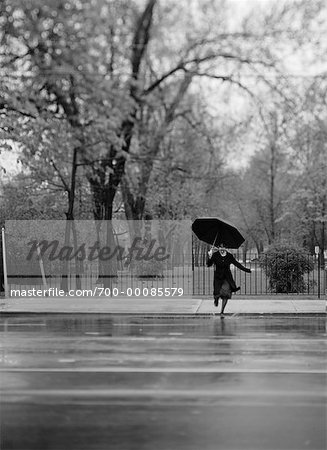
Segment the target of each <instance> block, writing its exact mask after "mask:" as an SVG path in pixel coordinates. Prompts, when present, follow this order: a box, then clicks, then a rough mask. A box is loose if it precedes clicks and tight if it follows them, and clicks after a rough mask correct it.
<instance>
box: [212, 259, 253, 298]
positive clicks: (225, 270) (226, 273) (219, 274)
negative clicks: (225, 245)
mask: <svg viewBox="0 0 327 450" xmlns="http://www.w3.org/2000/svg"><path fill="white" fill-rule="evenodd" d="M213 264H214V265H215V273H214V280H213V286H214V287H213V291H214V292H213V294H214V295H219V292H220V289H221V286H222V284H223V282H224V280H226V281H227V282H228V283H229V285H230V287H231V291H232V292H236V291H238V288H237V287H236V284H235V281H234V279H233V276H232V272H231V270H230V265H231V264H234V266H236V267H237V268H238V269H241V270H243V271H244V272H247V273H250V272H251V270H250V269H247V268H246V267H244V266H242V264H240V263H239V262H238V261H236V259H235V258H234V256H233V255H232V254H231V253H229V252H227V253H226V255H225V256H221V254H220V252H215V253H214V254H213V255H212V257H211V258H209V257H208V259H207V266H208V267H210V266H212V265H213Z"/></svg>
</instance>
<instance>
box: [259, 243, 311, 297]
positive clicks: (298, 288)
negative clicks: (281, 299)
mask: <svg viewBox="0 0 327 450" xmlns="http://www.w3.org/2000/svg"><path fill="white" fill-rule="evenodd" d="M260 263H261V266H262V268H263V270H264V272H265V273H266V275H267V277H268V278H269V289H270V290H271V291H272V292H276V293H299V292H303V291H304V290H305V288H306V283H305V281H304V274H305V273H308V272H310V271H311V270H313V261H312V257H311V255H310V253H308V252H307V251H306V250H305V249H303V248H300V247H296V246H291V245H275V246H271V247H270V248H269V249H268V250H267V251H266V252H265V253H264V254H262V255H261V257H260Z"/></svg>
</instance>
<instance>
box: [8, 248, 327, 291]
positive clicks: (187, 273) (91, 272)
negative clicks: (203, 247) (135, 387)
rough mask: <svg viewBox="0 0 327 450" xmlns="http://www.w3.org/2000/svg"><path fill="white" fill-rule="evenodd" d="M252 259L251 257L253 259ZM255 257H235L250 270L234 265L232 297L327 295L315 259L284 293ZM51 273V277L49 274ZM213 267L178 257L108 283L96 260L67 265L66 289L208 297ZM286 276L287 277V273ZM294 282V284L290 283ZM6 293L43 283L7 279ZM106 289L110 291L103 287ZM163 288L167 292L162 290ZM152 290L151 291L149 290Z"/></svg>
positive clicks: (122, 271)
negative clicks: (235, 288)
mask: <svg viewBox="0 0 327 450" xmlns="http://www.w3.org/2000/svg"><path fill="white" fill-rule="evenodd" d="M252 256H253V257H252ZM255 256H256V255H251V254H247V258H246V261H243V260H242V259H240V258H237V259H238V260H239V261H240V262H241V263H242V264H243V265H245V266H246V267H248V268H250V269H251V271H252V273H251V274H248V273H245V272H243V271H241V270H239V269H237V268H236V267H234V266H233V265H232V266H231V271H232V274H233V277H234V279H235V282H236V285H237V286H240V287H241V289H240V291H239V292H237V293H236V294H235V295H245V296H246V295H249V296H262V295H272V294H281V293H282V294H287V295H288V294H296V295H310V296H317V297H320V296H322V295H323V294H324V293H325V292H326V276H327V272H326V270H325V268H320V267H319V266H318V262H317V260H316V259H315V257H314V256H312V257H311V256H310V257H308V258H311V262H312V264H313V270H311V271H310V272H308V273H306V274H304V276H303V279H302V282H301V284H299V280H298V279H296V281H295V282H294V280H293V278H292V276H291V274H290V277H289V278H290V279H289V282H288V283H287V290H286V291H283V292H277V291H276V290H274V289H272V287H271V284H270V280H269V278H268V277H267V275H266V264H267V263H266V262H265V260H263V261H261V262H260V261H259V260H258V258H256V257H255ZM53 273H54V271H52V270H51V267H48V268H47V270H46V277H45V282H46V286H47V288H50V287H51V288H53V289H55V288H57V289H60V286H61V276H60V275H59V274H58V273H57V275H53ZM50 274H52V275H50ZM213 277H214V269H213V267H207V266H206V254H205V253H203V254H201V255H200V256H199V255H196V254H195V253H193V254H192V255H191V254H188V255H185V254H184V255H181V256H180V257H179V258H178V264H174V265H172V264H169V265H168V264H166V266H163V267H162V270H161V271H160V273H157V274H155V275H151V276H150V275H143V276H141V275H139V274H138V272H137V270H136V269H135V268H134V269H131V268H122V267H120V268H119V270H118V271H117V276H115V277H110V281H109V283H108V281H107V282H105V281H104V278H103V277H102V276H101V275H100V273H99V266H98V263H97V261H93V262H88V261H84V262H83V268H82V271H81V273H79V274H77V271H76V267H75V265H74V264H73V263H71V264H70V265H69V268H68V273H67V281H68V289H72V290H77V289H82V290H85V289H88V290H94V289H95V288H96V289H95V290H94V292H95V294H96V295H99V294H103V295H108V293H110V295H111V296H112V295H114V296H151V295H153V296H157V294H158V293H159V294H160V295H161V294H162V295H163V296H165V295H167V296H174V297H177V296H181V295H182V296H204V297H206V296H211V295H212V291H213ZM286 277H287V274H286ZM292 280H293V281H292ZM8 281H9V290H13V289H16V290H22V289H30V288H31V287H32V286H40V287H42V283H44V280H42V279H41V278H39V279H37V278H35V277H34V278H32V279H29V280H28V281H27V280H24V278H21V279H17V277H16V278H15V277H14V278H13V277H9V278H8ZM105 286H107V287H108V286H109V289H111V292H109V290H108V289H107V291H104V287H105ZM165 289H166V291H165ZM151 290H152V291H151Z"/></svg>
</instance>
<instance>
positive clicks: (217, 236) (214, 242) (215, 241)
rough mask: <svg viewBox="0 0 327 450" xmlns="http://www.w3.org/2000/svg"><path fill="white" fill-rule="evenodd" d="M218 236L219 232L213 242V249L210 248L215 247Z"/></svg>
mask: <svg viewBox="0 0 327 450" xmlns="http://www.w3.org/2000/svg"><path fill="white" fill-rule="evenodd" d="M217 237H218V233H217V234H216V237H215V240H214V241H213V244H212V246H211V249H210V250H212V249H213V248H214V246H215V243H216V240H217Z"/></svg>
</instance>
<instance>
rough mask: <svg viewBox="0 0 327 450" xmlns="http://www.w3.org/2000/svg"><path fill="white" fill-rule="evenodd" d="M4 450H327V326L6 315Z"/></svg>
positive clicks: (315, 320)
mask: <svg viewBox="0 0 327 450" xmlns="http://www.w3.org/2000/svg"><path fill="white" fill-rule="evenodd" d="M0 337H1V354H0V355H1V363H0V376H1V446H0V448H1V449H2V450H9V449H11V450H12V449H14V450H18V449H19V450H39V449H40V450H41V449H42V450H45V449H49V450H66V449H71V450H84V449H85V450H93V449H101V450H104V449H117V450H118V449H119V450H129V449H131V450H133V449H137V450H142V449H145V450H148V449H149V450H150V449H151V450H152V449H158V450H170V449H171V450H175V449H182V450H184V449H185V450H186V449H190V450H193V449H194V450H199V449H203V450H214V449H224V450H237V449H242V450H266V449H267V450H268V449H269V450H281V449H294V450H302V449H314V450H325V449H326V404H327V394H326V386H327V384H326V353H327V348H326V321H325V316H324V315H310V316H304V315H301V316H297V315H287V314H283V315H280V316H279V315H276V314H275V315H269V316H257V315H256V316H233V315H229V316H227V317H226V318H225V319H222V318H221V317H220V316H209V315H203V316H201V315H197V316H196V315H194V316H192V315H185V316H183V315H179V316H176V315H171V316H169V315H167V314H166V315H144V316H127V315H124V316H120V315H110V314H74V315H73V314H48V315H42V314H3V315H2V317H1V320H0Z"/></svg>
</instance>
